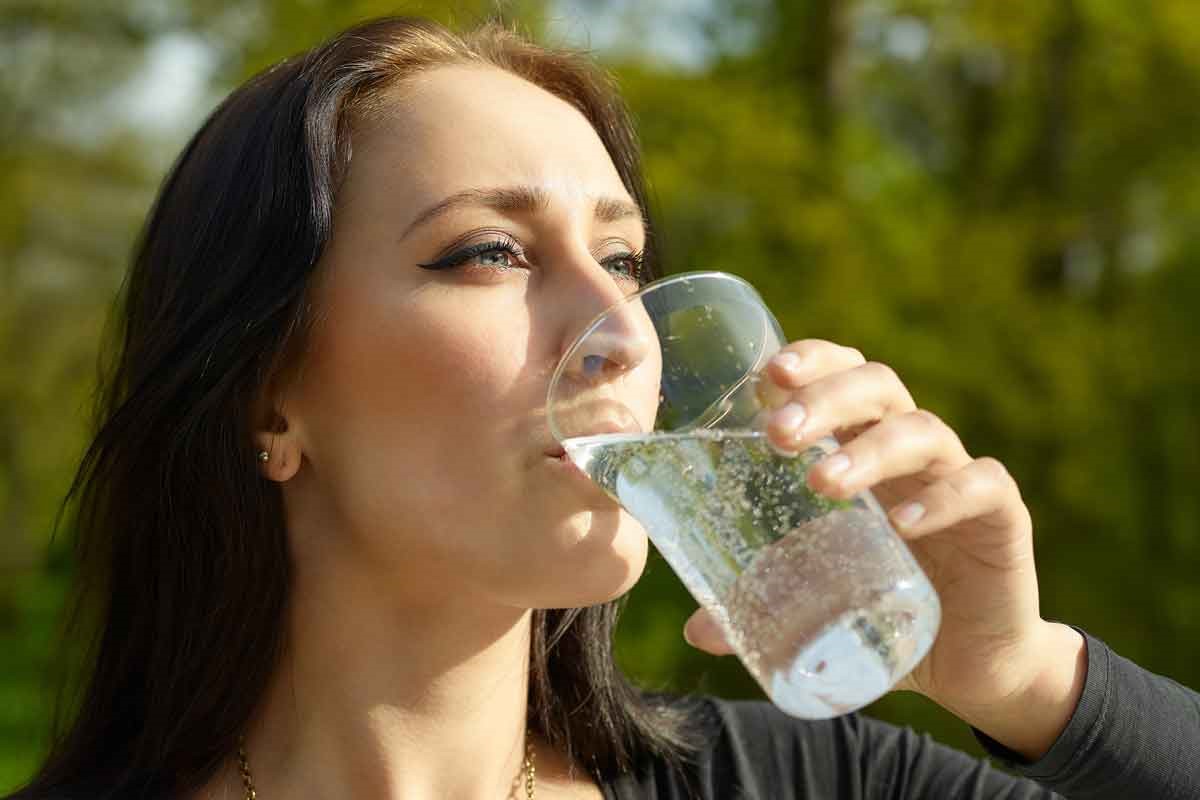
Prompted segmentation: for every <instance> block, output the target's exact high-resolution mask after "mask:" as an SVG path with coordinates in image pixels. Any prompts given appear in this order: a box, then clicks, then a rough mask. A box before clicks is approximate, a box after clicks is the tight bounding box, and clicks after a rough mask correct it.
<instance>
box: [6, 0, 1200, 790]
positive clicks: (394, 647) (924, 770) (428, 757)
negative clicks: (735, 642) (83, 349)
mask: <svg viewBox="0 0 1200 800" xmlns="http://www.w3.org/2000/svg"><path fill="white" fill-rule="evenodd" d="M645 210H646V198H645V192H644V191H643V186H642V180H641V176H640V174H639V165H638V156H637V152H636V147H635V144H634V137H633V134H632V132H631V129H630V125H629V121H628V119H627V117H626V115H625V112H624V111H623V110H622V107H621V105H620V103H619V101H618V99H617V96H616V94H615V93H614V90H613V89H612V88H611V87H610V86H609V84H608V83H607V82H606V81H605V80H604V79H603V77H601V76H600V74H599V73H598V72H596V71H595V68H594V67H592V66H591V65H590V64H589V63H588V62H587V61H586V60H584V59H582V58H580V57H578V56H575V55H571V54H565V53H558V52H551V51H546V50H543V49H541V48H539V47H536V46H534V45H532V44H530V43H527V42H525V41H522V40H521V39H519V38H517V37H515V36H514V35H512V34H509V33H507V32H505V31H503V30H501V29H498V28H494V27H487V28H484V29H481V30H479V31H476V32H474V33H472V34H470V35H468V36H466V37H462V38H460V37H458V36H455V35H453V34H451V33H449V32H447V31H445V30H443V29H441V28H439V27H437V26H435V25H433V24H431V23H428V22H422V21H417V20H408V19H387V20H380V21H376V22H373V23H369V24H366V25H363V26H360V27H358V28H356V29H353V30H350V31H347V32H345V33H343V34H342V35H340V36H338V37H336V38H335V39H333V40H332V41H330V42H328V43H327V44H325V45H323V46H321V47H319V48H317V49H315V50H313V51H311V52H309V53H307V54H305V55H304V56H303V57H302V58H298V59H295V60H291V61H288V62H285V63H283V64H280V65H278V66H276V67H274V68H272V69H270V70H268V71H266V72H264V73H263V74H261V75H259V76H257V77H256V78H254V79H253V80H251V81H250V82H249V83H247V84H246V85H245V86H243V87H242V88H240V89H238V90H237V91H236V92H234V93H233V94H232V95H231V96H230V97H229V98H228V99H227V100H226V101H225V102H224V103H223V104H222V105H221V107H220V108H218V109H217V110H216V112H214V114H213V115H212V117H211V118H210V119H209V120H208V121H207V122H206V123H205V125H204V126H203V128H202V129H201V130H200V131H199V133H198V134H197V135H196V136H195V138H194V139H193V140H192V141H191V143H190V144H189V145H188V147H187V149H186V150H185V151H184V153H183V155H182V156H181V157H180V159H179V161H178V163H177V164H176V165H175V167H174V169H173V170H172V172H171V174H170V176H169V177H168V179H167V181H166V183H165V184H164V186H163V188H162V192H161V195H160V197H159V199H158V201H157V203H156V205H155V207H154V209H153V211H152V213H151V215H150V218H149V222H148V225H147V227H146V229H145V233H144V236H143V238H142V240H141V242H140V245H139V249H138V254H137V257H136V260H135V263H134V265H133V268H132V272H131V273H130V276H129V279H128V283H127V286H126V290H125V291H126V294H125V300H124V316H123V323H124V325H123V329H122V334H123V338H122V340H121V344H120V348H119V356H118V358H117V360H116V362H115V365H114V368H113V371H112V375H111V379H110V381H109V383H108V386H107V395H106V399H105V405H104V412H103V416H102V420H101V422H102V424H101V427H100V429H99V432H98V434H97V436H96V438H95V441H94V442H93V444H92V446H91V448H90V449H89V451H88V453H87V455H86V458H85V460H84V462H83V465H82V467H81V469H80V472H79V475H78V478H77V481H76V486H75V490H74V494H75V497H76V500H77V504H78V509H79V519H78V529H79V535H80V546H79V561H80V565H81V570H82V575H83V580H82V589H83V594H82V595H81V596H82V597H83V598H84V599H83V604H82V605H81V608H82V609H83V610H84V611H86V612H94V613H95V614H96V617H95V619H94V620H92V621H93V622H94V624H95V628H96V630H98V631H99V633H98V635H97V637H96V639H95V647H94V648H93V650H92V651H91V654H90V659H89V661H88V662H87V664H88V669H89V673H88V678H89V680H88V681H87V683H86V685H85V688H84V691H83V694H82V696H81V699H80V704H79V712H78V714H77V716H76V718H75V719H74V720H73V721H72V723H71V725H70V726H69V728H68V729H67V731H66V734H65V736H63V737H62V738H61V740H60V741H59V742H58V744H57V746H56V748H55V749H54V751H53V753H52V754H51V756H50V757H49V759H48V760H47V762H46V764H45V765H44V766H43V768H42V770H41V771H40V772H39V774H38V775H37V776H36V777H35V779H34V780H33V782H32V783H31V784H30V786H28V787H27V788H26V789H25V790H24V791H23V792H21V793H18V794H17V795H16V797H20V798H45V797H87V798H94V797H121V798H127V797H128V798H133V797H155V798H158V797H180V798H190V799H191V800H203V799H204V798H224V797H261V798H263V800H272V798H307V797H314V798H317V797H320V798H339V797H379V798H385V797H404V798H464V799H470V798H497V797H508V796H511V797H534V796H536V797H538V798H541V799H542V800H547V798H600V797H608V798H616V797H679V796H685V795H684V792H685V791H690V792H692V793H693V794H694V795H695V796H697V797H712V798H732V797H747V798H777V797H793V796H795V797H801V796H805V797H871V798H876V797H951V796H953V797H968V796H969V797H996V796H1003V797H1047V796H1053V795H1051V793H1050V789H1049V788H1043V787H1040V786H1038V785H1037V784H1035V783H1032V782H1029V781H1023V780H1018V779H1015V778H1011V777H1009V776H1007V775H1003V774H1001V773H999V772H996V771H993V770H991V769H990V768H989V767H988V766H987V764H986V763H983V762H976V761H974V760H972V759H970V758H967V757H966V756H963V755H961V754H957V753H955V752H953V751H950V750H948V749H946V748H943V747H940V746H938V745H934V744H932V743H930V742H929V741H928V739H921V738H918V737H916V736H915V735H913V734H912V732H911V731H908V730H899V729H895V728H892V727H890V726H888V725H885V724H883V723H879V722H876V721H873V720H869V719H866V718H862V717H858V716H857V715H851V716H847V717H843V718H841V719H838V720H833V721H828V722H820V723H812V722H802V721H799V720H793V719H790V718H788V717H785V716H783V715H782V714H779V713H778V712H777V711H775V710H774V709H772V708H771V707H770V706H768V705H766V704H763V703H728V702H724V701H717V700H713V699H705V698H667V697H655V696H650V695H647V694H644V693H641V692H639V691H638V690H636V689H635V688H634V687H632V686H630V685H629V684H628V683H627V682H626V681H625V680H624V678H623V677H622V676H621V675H620V673H619V672H618V671H617V670H616V668H615V667H614V665H613V661H612V657H611V650H610V644H611V636H612V630H613V626H614V624H615V619H616V610H615V609H616V606H615V601H616V599H617V598H619V597H620V596H621V595H622V594H623V593H625V592H626V591H627V590H628V589H629V588H630V586H631V585H632V584H633V583H634V582H635V581H636V580H637V578H638V576H639V574H640V573H641V570H642V568H643V564H644V560H645V558H646V552H647V542H646V538H645V535H644V532H643V530H642V529H641V527H640V526H639V525H638V524H637V523H636V522H635V521H634V520H632V519H631V518H630V517H629V516H627V515H626V514H625V513H624V512H623V511H622V510H621V509H620V508H618V507H617V506H616V505H615V504H614V503H613V502H611V501H610V500H609V499H608V498H607V497H606V496H605V495H604V494H602V493H601V492H600V491H599V490H598V489H596V488H594V487H592V486H591V485H590V484H589V483H587V482H586V481H581V480H578V479H577V478H575V477H572V476H571V475H570V472H569V471H568V470H564V469H562V466H561V464H560V463H559V459H558V458H557V453H556V451H555V443H554V441H553V440H552V439H551V438H550V436H549V433H548V431H547V428H546V423H545V418H544V411H543V399H544V396H545V390H546V382H547V380H548V377H549V374H550V371H551V370H552V368H553V367H554V365H555V363H556V361H557V359H558V357H559V355H560V354H561V352H562V351H563V348H564V347H565V346H566V344H567V343H568V342H569V341H570V339H571V338H572V336H573V335H574V334H575V333H576V332H577V331H578V330H579V329H580V327H581V325H582V324H583V323H584V322H585V321H586V320H588V319H589V318H591V317H592V316H593V315H594V314H595V313H596V312H598V311H600V310H601V309H603V308H605V307H607V306H608V305H610V304H612V303H613V302H614V301H615V300H617V299H618V298H620V297H621V296H623V295H624V294H626V293H628V292H630V291H633V290H634V289H635V288H636V287H637V285H638V284H639V283H641V282H644V281H645V280H646V279H647V278H648V277H649V276H650V271H651V268H652V265H653V264H654V243H653V238H652V234H653V230H652V228H651V227H650V226H649V224H648V221H647V219H646V213H645ZM769 375H770V377H771V379H772V380H773V382H774V383H775V384H776V389H777V394H779V395H780V397H781V399H782V402H780V403H779V404H778V406H779V408H778V410H777V411H776V412H775V413H774V414H773V416H772V418H771V421H770V423H769V428H768V430H769V435H770V436H771V437H772V438H773V440H774V441H775V443H776V444H777V445H779V446H781V447H790V448H793V449H794V448H797V447H799V446H801V445H802V444H803V443H804V442H806V441H809V440H813V439H816V438H818V437H820V436H822V435H825V434H827V433H830V432H837V433H838V434H839V435H840V437H841V438H842V439H843V441H844V442H845V447H844V449H843V450H842V455H841V456H840V457H839V456H834V457H831V458H829V459H828V460H826V461H825V462H824V463H823V465H822V466H821V467H820V468H819V469H817V470H816V471H815V472H814V474H813V478H812V479H811V481H812V483H813V486H814V488H816V489H818V490H821V491H824V492H827V493H830V494H834V495H848V494H850V493H853V492H856V491H859V490H862V489H867V488H873V489H874V490H875V491H876V492H877V494H878V496H879V498H880V500H881V501H882V502H883V503H884V504H885V506H886V507H888V508H889V509H890V514H891V517H892V519H893V521H894V522H895V523H896V525H897V527H898V529H899V530H900V531H901V532H902V534H903V535H904V536H905V537H906V538H908V539H909V541H910V542H911V545H912V547H913V549H914V551H915V552H916V553H917V554H918V557H919V558H920V559H921V561H922V563H923V565H924V566H925V568H926V570H927V571H928V573H929V574H930V577H931V579H932V580H933V581H934V583H935V585H936V587H937V589H938V591H939V592H940V594H941V598H942V601H943V606H944V609H945V611H944V620H943V624H942V628H941V632H940V635H939V638H938V640H937V642H936V645H935V646H934V648H933V650H932V651H931V652H930V654H929V656H928V658H927V659H926V660H925V661H924V662H923V663H922V664H921V665H920V667H919V668H918V669H917V670H916V671H915V672H914V673H913V674H912V675H911V676H910V677H909V678H908V679H907V681H906V684H905V686H906V688H909V689H912V690H915V691H919V692H922V693H923V694H925V695H926V696H928V697H930V698H932V699H933V700H935V701H936V702H938V703H940V704H942V705H943V706H945V707H946V708H948V709H950V710H951V711H953V712H954V713H955V714H957V715H958V716H959V717H961V718H962V719H963V720H964V721H966V722H967V723H969V724H971V725H972V726H974V727H975V728H976V729H977V730H978V731H979V732H980V735H981V740H982V741H984V742H985V743H987V745H988V746H989V747H991V748H992V749H993V750H994V752H996V753H997V754H998V755H1000V756H1001V757H1004V758H1006V759H1008V760H1010V761H1012V762H1023V763H1024V764H1025V766H1024V767H1020V768H1021V769H1024V770H1025V771H1026V772H1027V773H1028V774H1030V775H1033V776H1037V777H1040V778H1042V779H1044V780H1045V781H1046V784H1047V786H1049V787H1050V788H1055V787H1057V788H1060V789H1062V790H1063V791H1069V792H1071V793H1072V794H1071V795H1070V796H1073V797H1132V796H1139V797H1142V796H1154V797H1184V796H1193V795H1192V793H1193V792H1194V791H1195V790H1196V787H1197V786H1200V784H1198V783H1196V782H1195V778H1196V776H1195V774H1194V770H1195V767H1194V766H1193V765H1195V764H1196V763H1200V759H1197V758H1196V757H1195V756H1196V755H1197V748H1196V740H1197V736H1196V719H1195V718H1194V717H1191V718H1186V719H1181V718H1180V717H1178V716H1177V715H1178V714H1179V711H1178V709H1180V708H1182V707H1184V706H1185V705H1186V704H1192V705H1191V706H1188V707H1191V708H1195V707H1196V706H1195V703H1196V696H1195V695H1193V694H1191V693H1189V692H1188V691H1187V690H1185V689H1183V688H1182V687H1178V686H1176V685H1174V684H1171V683H1170V682H1169V681H1166V680H1165V679H1161V678H1157V677H1155V676H1150V675H1148V674H1147V673H1144V672H1140V671H1138V670H1137V668H1136V667H1133V666H1132V665H1129V664H1128V662H1124V661H1122V660H1121V659H1119V658H1118V657H1117V656H1115V655H1114V654H1112V653H1111V652H1110V651H1109V650H1108V649H1107V648H1105V647H1104V645H1103V644H1102V643H1100V642H1098V641H1096V640H1095V639H1090V638H1086V639H1085V637H1084V635H1082V634H1081V633H1080V632H1079V631H1077V630H1075V629H1073V628H1070V627H1067V626H1064V625H1060V624H1056V623H1050V622H1046V621H1044V620H1042V619H1041V617H1040V615H1039V613H1038V588H1037V582H1036V577H1035V573H1034V565H1033V550H1032V541H1031V537H1032V532H1031V523H1030V518H1029V513H1028V511H1027V509H1026V508H1025V506H1024V504H1023V503H1022V501H1021V497H1020V494H1019V492H1018V490H1017V487H1016V486H1015V485H1014V483H1013V481H1012V479H1011V478H1010V477H1009V476H1008V474H1007V473H1006V472H1005V470H1004V468H1003V467H1002V466H1001V465H1000V464H998V463H997V462H995V461H994V460H991V459H973V458H972V457H971V456H969V455H968V454H967V452H966V450H965V449H964V448H963V445H962V444H961V443H960V441H959V440H958V438H957V437H956V436H955V434H954V432H953V431H952V430H950V429H949V428H948V427H947V426H946V425H945V424H944V423H942V422H941V421H939V420H938V419H937V418H936V417H935V416H933V415H932V414H930V413H928V412H925V411H921V410H919V409H917V407H916V406H915V404H914V402H913V400H912V398H911V396H910V395H909V393H908V392H907V391H906V389H905V388H904V385H903V383H902V382H901V381H900V379H899V378H898V377H897V376H896V375H895V373H893V372H892V371H891V370H890V369H888V368H887V367H885V366H883V365H880V364H874V363H867V362H865V360H864V358H863V357H862V356H861V355H860V354H859V353H858V352H857V351H855V350H853V349H849V348H846V347H842V346H839V345H835V344H832V343H829V342H820V341H804V342H796V343H794V344H792V345H790V346H789V347H788V348H786V351H785V353H784V354H782V355H781V356H779V357H778V358H777V359H776V360H775V361H774V362H773V363H772V364H771V366H770V369H769ZM564 609H569V610H564ZM688 635H689V637H690V639H691V640H692V641H693V642H695V643H696V644H697V645H698V646H701V647H704V648H705V649H708V650H710V651H713V652H724V651H725V649H726V648H725V647H724V645H723V643H722V642H721V641H720V639H719V637H718V636H715V635H714V633H713V628H712V625H711V623H710V621H708V620H707V618H705V617H704V616H702V615H701V616H697V617H695V618H694V619H693V620H692V621H691V622H690V623H689V626H688ZM1131 687H1132V688H1131ZM1118 688H1119V689H1120V690H1121V691H1120V692H1117V691H1116V690H1117V689H1118ZM1081 698H1082V699H1081ZM1131 701H1136V702H1135V705H1136V704H1137V703H1141V704H1154V703H1162V704H1173V708H1174V709H1176V711H1175V712H1174V713H1175V714H1176V716H1171V715H1169V714H1165V715H1160V716H1159V717H1156V718H1153V719H1142V718H1138V719H1136V720H1134V717H1133V716H1130V715H1131V714H1133V711H1132V710H1131V709H1130V706H1129V703H1130V702H1131ZM1123 704H1124V705H1123ZM1114 714H1116V715H1117V719H1120V720H1122V725H1121V726H1116V728H1117V729H1119V731H1118V732H1120V731H1121V730H1123V731H1124V734H1127V735H1128V736H1132V737H1134V739H1132V740H1131V739H1122V738H1120V737H1119V736H1116V735H1115V734H1114V735H1112V736H1110V735H1109V733H1108V732H1109V731H1110V730H1113V729H1114V722H1113V715H1114ZM1122 714H1124V715H1125V716H1124V717H1122V716H1121V715H1122ZM1131 720H1132V721H1131ZM1172 720H1174V722H1173V721H1172ZM1171 725H1175V726H1176V727H1175V728H1173V729H1170V730H1168V727H1169V726H1171ZM1122 726H1124V727H1123V728H1122ZM1156 726H1157V727H1156ZM1169 734H1174V737H1173V739H1169V738H1167V737H1168V735H1169ZM1149 736H1155V737H1158V738H1156V739H1153V740H1151V741H1150V742H1149V743H1147V742H1146V741H1145V740H1146V737H1149ZM1114 737H1115V738H1114ZM1137 737H1141V739H1138V738H1137ZM1135 740H1136V741H1140V742H1141V747H1140V748H1139V750H1138V752H1136V753H1134V754H1132V755H1130V756H1129V758H1128V760H1126V761H1125V762H1123V763H1122V764H1121V769H1120V770H1117V771H1116V772H1115V773H1113V774H1115V775H1116V777H1111V776H1110V775H1109V774H1108V773H1106V772H1105V770H1106V769H1108V767H1107V766H1106V764H1107V763H1108V761H1107V759H1109V758H1110V757H1112V756H1114V755H1116V756H1118V757H1122V758H1124V757H1125V752H1124V751H1123V750H1122V749H1121V748H1122V747H1123V746H1125V745H1126V744H1127V743H1128V742H1129V741H1135ZM1147 752H1149V753H1151V754H1155V755H1156V756H1159V755H1161V756H1163V757H1162V758H1157V757H1156V758H1151V757H1150V756H1148V755H1147ZM1188 780H1191V781H1193V782H1192V783H1187V781H1188ZM1106 781H1107V783H1106Z"/></svg>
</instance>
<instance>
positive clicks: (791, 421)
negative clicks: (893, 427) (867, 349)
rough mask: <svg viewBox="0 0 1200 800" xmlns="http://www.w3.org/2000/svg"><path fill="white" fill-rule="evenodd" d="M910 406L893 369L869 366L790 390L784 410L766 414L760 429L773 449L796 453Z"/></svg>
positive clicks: (845, 371) (902, 384) (846, 371)
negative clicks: (762, 426) (823, 438)
mask: <svg viewBox="0 0 1200 800" xmlns="http://www.w3.org/2000/svg"><path fill="white" fill-rule="evenodd" d="M916 407H917V406H916V403H915V402H914V401H913V398H912V395H911V394H910V393H909V391H908V387H906V386H905V385H904V383H903V382H902V381H901V380H900V377H899V376H898V375H896V372H895V370H893V369H892V368H891V367H889V366H887V365H886V364H880V363H879V362H877V361H872V362H868V363H866V364H862V365H860V366H857V367H854V368H852V369H849V370H844V371H841V372H837V373H834V374H832V375H827V376H825V377H823V378H820V379H818V380H816V381H813V382H812V383H808V384H806V385H804V386H802V387H800V388H798V389H796V390H794V391H793V392H792V399H791V401H790V402H789V403H788V404H787V405H786V406H784V407H783V408H781V409H779V410H778V411H775V412H771V414H770V416H769V417H768V418H767V423H766V430H767V435H768V436H769V437H770V439H771V441H772V443H773V444H775V446H777V447H779V448H782V449H785V450H788V449H790V450H802V449H804V447H805V446H806V445H808V444H809V443H811V442H815V441H816V440H817V439H820V438H821V437H823V436H828V435H829V434H831V433H834V432H835V431H838V430H844V429H848V428H853V427H856V426H861V425H864V424H867V423H872V422H876V421H878V420H881V419H883V418H884V417H885V416H889V415H892V414H904V413H907V412H909V411H912V410H914V409H915V408H916Z"/></svg>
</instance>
